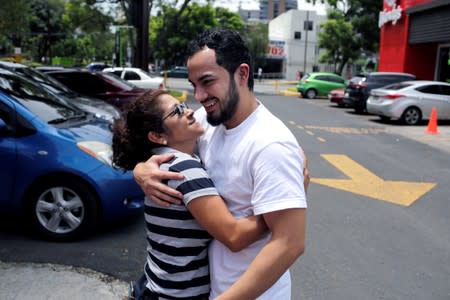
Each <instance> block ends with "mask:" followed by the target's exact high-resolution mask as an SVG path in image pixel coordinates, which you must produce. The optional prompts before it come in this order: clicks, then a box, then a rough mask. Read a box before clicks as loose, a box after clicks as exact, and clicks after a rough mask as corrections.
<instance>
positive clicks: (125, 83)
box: [102, 72, 136, 90]
mask: <svg viewBox="0 0 450 300" xmlns="http://www.w3.org/2000/svg"><path fill="white" fill-rule="evenodd" d="M102 74H103V75H104V76H106V77H108V78H110V79H111V80H113V81H115V82H116V83H117V85H119V86H120V87H121V88H123V89H124V90H132V89H135V88H136V86H135V85H134V84H132V83H130V82H128V81H126V80H123V79H122V78H120V77H119V76H117V75H116V74H114V73H110V72H103V73H102Z"/></svg>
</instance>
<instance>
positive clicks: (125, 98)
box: [47, 69, 146, 110]
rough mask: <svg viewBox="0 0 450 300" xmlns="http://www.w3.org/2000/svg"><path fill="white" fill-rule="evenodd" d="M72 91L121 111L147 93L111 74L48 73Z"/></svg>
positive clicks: (64, 71) (86, 72) (82, 72)
mask: <svg viewBox="0 0 450 300" xmlns="http://www.w3.org/2000/svg"><path fill="white" fill-rule="evenodd" d="M47 74H48V75H50V76H52V77H53V78H55V79H56V80H58V81H60V82H62V83H63V84H65V85H66V86H68V87H69V88H70V89H71V90H73V91H75V92H77V93H80V94H82V95H85V96H90V97H94V98H98V99H102V100H104V101H106V102H108V103H109V104H112V105H114V106H115V107H117V108H118V109H119V110H122V109H124V108H125V106H126V105H127V104H128V103H129V102H130V101H134V100H135V99H136V97H139V96H141V95H142V94H144V93H145V92H146V89H141V88H138V87H137V86H135V85H134V84H131V83H129V82H128V81H126V80H123V79H121V78H119V77H117V76H116V75H114V74H111V73H105V72H89V71H87V70H83V69H64V70H61V71H52V72H48V73H47Z"/></svg>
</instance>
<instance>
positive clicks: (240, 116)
mask: <svg viewBox="0 0 450 300" xmlns="http://www.w3.org/2000/svg"><path fill="white" fill-rule="evenodd" d="M258 106H259V102H258V101H256V98H255V95H254V94H253V92H250V91H248V92H244V93H241V94H240V99H239V104H238V107H237V109H236V112H235V113H234V115H233V117H232V118H231V119H230V120H229V121H227V122H224V123H223V125H224V126H225V128H226V129H232V128H235V127H237V126H239V125H240V124H241V123H242V122H244V121H245V119H247V118H248V117H249V116H250V115H251V114H252V113H253V112H254V111H255V110H256V109H257V108H258Z"/></svg>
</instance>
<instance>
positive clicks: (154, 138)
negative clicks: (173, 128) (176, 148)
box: [147, 131, 167, 145]
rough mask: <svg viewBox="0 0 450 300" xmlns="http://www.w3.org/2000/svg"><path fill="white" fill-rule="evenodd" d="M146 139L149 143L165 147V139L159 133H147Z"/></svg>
mask: <svg viewBox="0 0 450 300" xmlns="http://www.w3.org/2000/svg"><path fill="white" fill-rule="evenodd" d="M147 138H148V140H149V141H151V142H153V143H156V144H161V145H167V139H166V138H165V137H164V135H163V134H161V133H157V132H155V131H149V132H148V134H147Z"/></svg>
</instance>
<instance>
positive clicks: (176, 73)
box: [160, 66, 188, 78]
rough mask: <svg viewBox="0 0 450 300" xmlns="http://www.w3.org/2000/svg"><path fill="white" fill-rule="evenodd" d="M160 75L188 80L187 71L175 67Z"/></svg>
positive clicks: (183, 68) (184, 68)
mask: <svg viewBox="0 0 450 300" xmlns="http://www.w3.org/2000/svg"><path fill="white" fill-rule="evenodd" d="M160 75H161V76H167V77H175V78H188V70H187V68H186V67H181V66H176V67H173V68H172V69H169V70H166V71H161V73H160Z"/></svg>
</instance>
